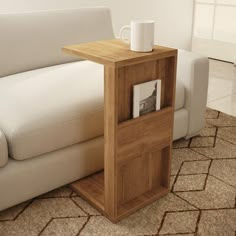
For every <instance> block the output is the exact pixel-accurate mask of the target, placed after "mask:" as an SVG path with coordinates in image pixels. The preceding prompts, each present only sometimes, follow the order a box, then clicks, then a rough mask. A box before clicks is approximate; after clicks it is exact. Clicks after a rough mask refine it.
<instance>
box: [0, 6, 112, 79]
mask: <svg viewBox="0 0 236 236" xmlns="http://www.w3.org/2000/svg"><path fill="white" fill-rule="evenodd" d="M0 35H1V37H0V52H1V53H0V62H1V63H0V77H3V76H6V75H10V74H15V73H19V72H22V71H28V70H32V69H36V68H42V67H46V66H52V65H56V64H61V63H65V62H71V61H75V60H78V57H72V56H71V57H70V56H67V55H66V54H63V53H61V48H62V47H63V46H65V45H68V44H78V43H83V42H89V41H97V40H104V39H112V38H114V35H113V29H112V22H111V16H110V10H109V9H108V8H99V7H97V8H81V9H74V10H60V11H45V12H34V13H19V14H0Z"/></svg>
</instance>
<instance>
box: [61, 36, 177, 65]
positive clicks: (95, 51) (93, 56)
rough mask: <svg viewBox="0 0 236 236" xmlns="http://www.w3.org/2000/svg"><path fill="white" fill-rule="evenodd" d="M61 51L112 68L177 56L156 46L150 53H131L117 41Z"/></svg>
mask: <svg viewBox="0 0 236 236" xmlns="http://www.w3.org/2000/svg"><path fill="white" fill-rule="evenodd" d="M62 50H63V52H66V53H69V54H72V55H77V56H79V57H80V58H83V59H86V60H90V61H93V62H96V63H99V64H103V65H107V66H112V67H123V66H127V65H132V64H137V63H142V62H145V61H150V60H156V59H161V58H165V57H171V56H175V55H177V49H173V48H167V47H162V46H157V45H155V46H154V50H153V51H152V52H148V53H142V52H133V51H131V50H130V49H129V45H128V44H125V43H123V42H122V41H120V40H119V39H112V40H105V41H97V42H91V43H83V44H78V45H69V46H65V47H64V48H63V49H62Z"/></svg>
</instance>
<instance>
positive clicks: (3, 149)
mask: <svg viewBox="0 0 236 236" xmlns="http://www.w3.org/2000/svg"><path fill="white" fill-rule="evenodd" d="M7 161H8V150H7V141H6V138H5V135H4V134H3V132H2V131H1V130H0V167H3V166H5V165H6V164H7ZM0 171H1V169H0Z"/></svg>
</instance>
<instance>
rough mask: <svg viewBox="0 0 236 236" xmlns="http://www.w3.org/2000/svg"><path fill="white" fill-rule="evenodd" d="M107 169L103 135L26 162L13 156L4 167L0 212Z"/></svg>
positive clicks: (0, 175)
mask: <svg viewBox="0 0 236 236" xmlns="http://www.w3.org/2000/svg"><path fill="white" fill-rule="evenodd" d="M102 168H103V138H101V137H100V138H96V139H93V140H89V141H87V142H84V143H80V144H76V145H73V146H70V147H67V148H64V149H61V150H59V151H55V152H50V153H48V154H45V155H43V156H39V157H35V158H31V159H28V160H25V161H16V160H12V159H9V162H8V164H7V165H6V166H5V167H4V168H1V169H0V190H1V194H0V211H1V210H3V209H6V208H8V207H11V206H13V205H16V204H18V203H20V202H23V201H26V200H28V199H31V198H33V197H36V196H38V195H40V194H43V193H45V192H48V191H50V190H53V189H55V188H58V187H60V186H63V185H65V184H68V183H71V182H73V181H75V180H77V179H80V178H83V177H85V176H87V175H89V174H92V173H94V172H96V171H98V170H101V169H102Z"/></svg>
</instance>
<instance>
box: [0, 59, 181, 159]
mask: <svg viewBox="0 0 236 236" xmlns="http://www.w3.org/2000/svg"><path fill="white" fill-rule="evenodd" d="M103 76H104V70H103V66H101V65H99V64H96V63H93V62H90V61H81V62H73V63H68V64H63V65H58V66H53V67H49V68H44V69H42V70H41V69H39V70H37V71H34V72H26V73H21V74H17V75H13V76H8V77H6V78H5V79H2V80H0V107H1V110H0V117H1V119H0V127H1V128H2V130H3V131H4V133H5V135H6V137H7V140H8V146H9V153H10V156H11V157H12V158H14V159H17V160H24V159H27V158H31V157H34V156H38V155H41V154H44V153H47V152H51V151H54V150H57V149H60V148H63V147H67V146H69V145H73V144H75V143H79V142H82V141H85V140H88V139H90V138H94V137H97V136H99V135H102V134H103V117H104V114H103V94H104V81H103ZM176 88H177V89H176V94H177V97H176V110H177V109H180V108H181V107H183V106H184V87H183V85H182V83H180V84H179V83H177V86H176Z"/></svg>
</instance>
